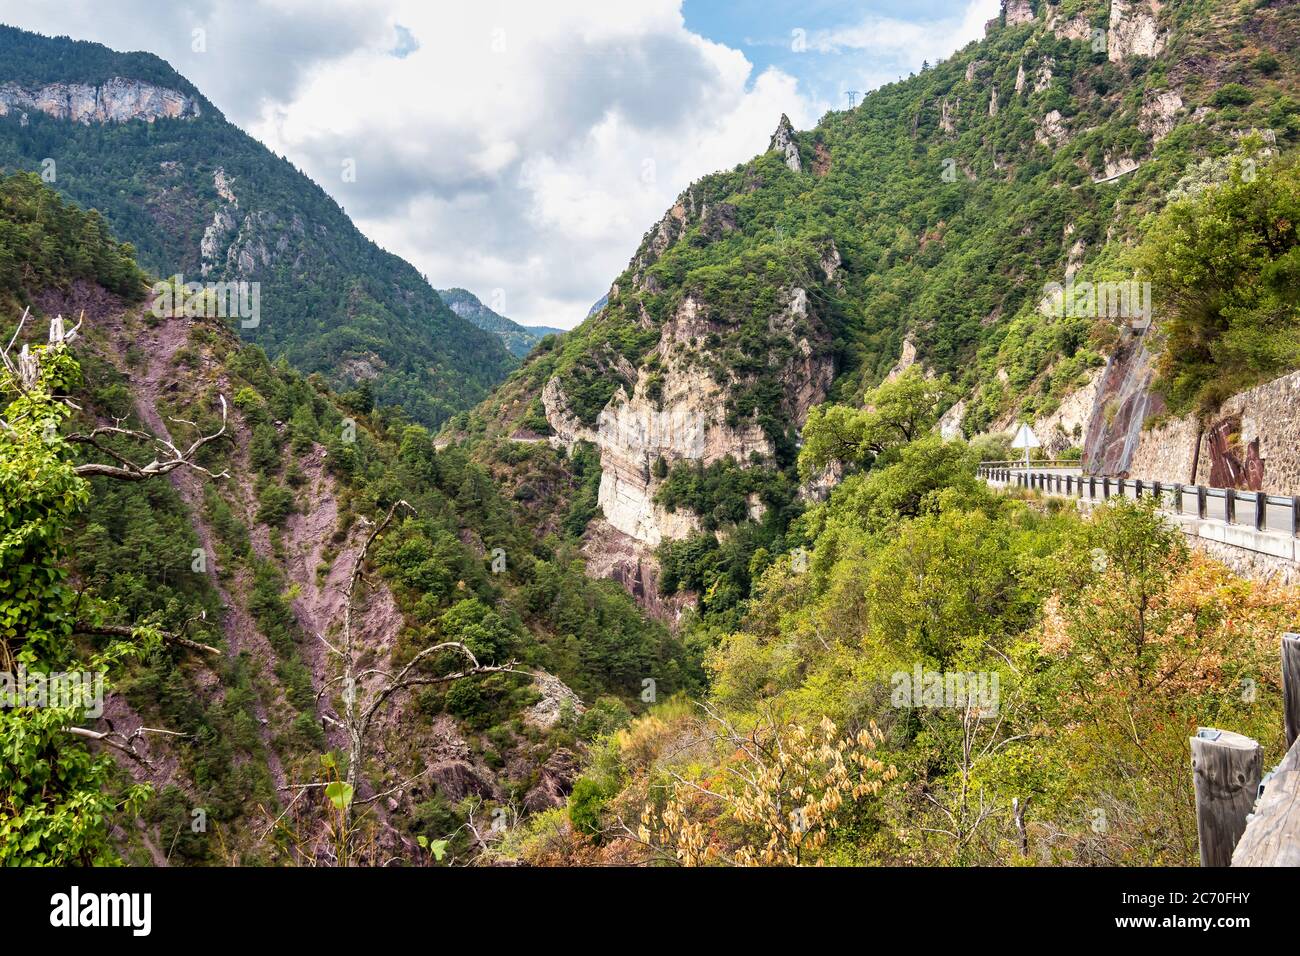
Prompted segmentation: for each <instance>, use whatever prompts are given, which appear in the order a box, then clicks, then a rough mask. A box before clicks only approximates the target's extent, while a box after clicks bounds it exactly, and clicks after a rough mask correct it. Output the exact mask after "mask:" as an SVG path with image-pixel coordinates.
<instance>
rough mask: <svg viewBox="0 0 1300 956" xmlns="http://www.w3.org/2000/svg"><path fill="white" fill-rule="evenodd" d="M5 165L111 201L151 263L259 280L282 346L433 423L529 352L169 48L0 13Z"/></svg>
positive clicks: (110, 211) (109, 213) (77, 196)
mask: <svg viewBox="0 0 1300 956" xmlns="http://www.w3.org/2000/svg"><path fill="white" fill-rule="evenodd" d="M0 169H8V170H14V169H26V170H35V171H38V172H42V173H43V175H45V177H46V179H47V181H49V182H51V184H52V185H53V186H55V188H57V189H58V190H59V191H60V192H62V193H63V194H64V195H65V196H67V197H69V198H70V199H72V200H74V201H75V202H77V203H78V204H79V205H81V206H82V207H83V208H87V209H91V208H93V209H98V210H99V211H100V212H101V213H102V214H103V216H104V218H105V219H106V220H107V221H108V223H109V225H110V226H111V227H112V228H113V230H114V232H115V233H116V234H117V235H118V236H120V237H121V238H122V239H123V240H124V241H129V242H130V243H132V245H133V246H134V248H135V250H136V255H137V256H138V257H139V260H140V263H141V265H142V266H143V267H144V268H145V269H147V270H148V271H149V272H151V273H153V274H155V275H161V276H169V275H172V274H175V273H181V274H182V275H184V277H185V279H186V281H189V282H207V281H222V280H244V281H249V282H258V283H260V284H261V290H260V312H261V315H260V321H259V323H258V324H257V325H256V327H247V328H243V329H242V334H243V335H244V336H245V338H247V339H248V340H249V341H252V342H255V343H257V344H258V345H260V346H261V347H262V348H263V349H264V350H266V352H267V353H268V354H269V355H271V356H273V357H278V356H281V355H283V356H284V357H285V358H287V359H288V360H289V362H290V363H291V364H292V365H294V366H295V367H296V368H299V369H301V370H303V371H305V372H308V373H310V372H320V373H322V374H323V375H325V376H326V377H327V379H328V380H329V381H330V382H331V383H333V384H335V385H337V386H340V387H352V386H356V385H358V384H360V383H363V382H368V383H370V384H369V388H370V389H371V390H372V391H373V393H374V395H375V397H376V399H377V400H378V401H379V402H380V403H381V404H385V405H392V404H400V405H402V406H403V408H405V409H406V411H407V412H408V414H410V415H411V416H412V417H414V418H415V419H417V420H419V421H423V422H425V423H426V424H428V425H438V424H441V423H442V422H443V421H444V420H445V419H446V418H447V417H448V416H449V415H450V414H451V413H452V412H454V411H456V410H458V409H461V408H465V407H467V406H469V405H471V404H473V403H475V402H477V401H480V400H481V399H482V398H483V397H484V396H485V395H486V394H487V392H488V390H489V389H490V388H491V386H492V385H494V384H495V383H497V382H498V381H500V380H501V379H502V378H503V377H504V376H505V374H506V373H507V372H508V371H509V370H510V368H511V367H512V364H513V360H512V359H511V357H510V355H509V354H508V353H507V352H506V350H505V348H504V347H503V346H502V344H501V342H500V340H499V339H498V338H496V337H495V336H492V335H488V334H485V333H483V332H481V331H479V330H478V329H476V328H474V327H473V326H472V325H470V324H469V323H467V322H465V321H462V320H461V319H460V318H459V317H457V316H456V315H455V314H454V313H452V312H451V311H450V310H449V309H447V308H446V306H444V305H443V303H442V300H441V299H440V298H439V296H438V294H437V293H436V292H435V291H434V290H433V289H432V288H431V287H430V285H429V284H428V282H426V281H425V280H424V278H422V277H421V276H420V274H419V273H418V272H416V271H415V269H413V268H412V267H411V266H410V265H409V264H408V263H406V262H405V261H403V260H401V259H399V258H398V257H396V256H394V255H391V254H389V253H387V252H385V251H384V250H382V249H380V248H379V247H377V246H376V245H375V244H374V243H373V242H371V241H370V240H368V239H367V238H366V237H365V236H363V235H362V234H361V233H360V232H359V231H358V230H357V229H356V227H355V226H354V225H353V224H352V222H351V220H349V219H348V217H347V215H346V214H345V213H344V211H343V210H342V209H341V208H340V207H339V206H338V204H337V203H335V202H334V200H332V199H331V198H330V197H329V196H328V195H326V193H325V192H324V190H322V189H321V188H320V187H319V186H317V185H316V184H315V183H314V182H312V181H311V180H310V179H308V178H307V177H306V176H304V175H303V174H302V173H301V172H299V171H298V170H297V169H295V168H294V167H293V165H292V164H291V163H289V162H288V161H287V160H285V159H281V158H278V157H276V156H274V155H273V154H272V153H271V152H270V151H269V150H267V149H266V148H265V147H264V146H262V145H261V144H260V143H258V142H257V141H255V140H254V139H252V138H251V137H249V136H248V135H247V134H245V133H244V132H243V131H241V130H240V129H238V128H237V127H235V126H233V125H232V124H230V123H229V122H227V121H226V120H225V118H224V117H223V116H222V115H221V113H220V112H219V111H218V110H217V109H216V108H215V107H214V106H213V105H212V104H211V103H210V102H208V101H207V100H206V99H205V98H204V97H203V95H202V93H201V92H199V91H198V90H197V89H195V88H194V86H193V85H192V84H191V83H189V82H188V81H187V80H186V79H185V78H184V77H182V76H180V75H179V74H178V73H176V72H175V71H174V70H172V69H171V67H170V66H168V65H167V64H166V63H165V62H163V61H162V60H160V59H158V58H157V57H154V56H151V55H149V54H144V53H131V54H122V53H115V52H113V51H111V50H108V49H106V48H104V47H102V46H99V45H98V44H94V43H85V42H74V41H72V40H69V39H67V38H66V37H63V38H54V39H51V38H47V37H42V36H38V35H36V34H32V33H27V32H24V31H21V30H16V29H13V28H10V27H0Z"/></svg>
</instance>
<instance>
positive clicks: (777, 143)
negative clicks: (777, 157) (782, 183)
mask: <svg viewBox="0 0 1300 956" xmlns="http://www.w3.org/2000/svg"><path fill="white" fill-rule="evenodd" d="M767 148H768V150H769V151H770V150H776V151H777V152H779V153H781V154H782V155H783V156H784V157H785V164H786V165H787V166H788V167H790V171H791V172H795V173H802V172H803V163H802V162H801V161H800V159H799V144H798V143H796V142H795V141H794V125H793V124H792V123H791V122H790V117H788V116H786V115H785V114H784V113H782V114H781V122H780V123H778V124H777V127H776V132H775V133H773V134H772V142H771V144H770V145H769V146H768V147H767Z"/></svg>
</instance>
